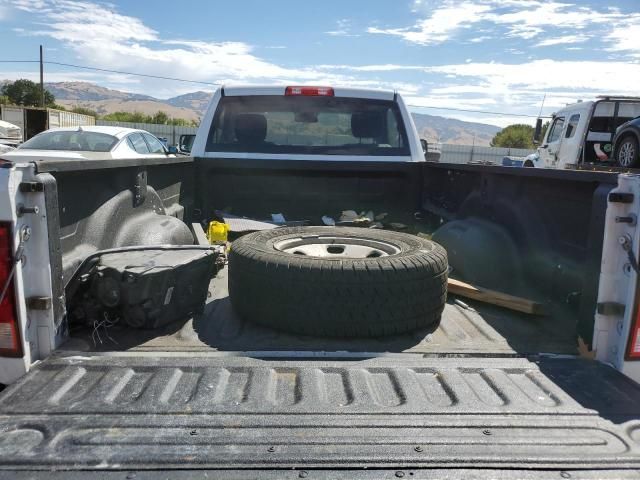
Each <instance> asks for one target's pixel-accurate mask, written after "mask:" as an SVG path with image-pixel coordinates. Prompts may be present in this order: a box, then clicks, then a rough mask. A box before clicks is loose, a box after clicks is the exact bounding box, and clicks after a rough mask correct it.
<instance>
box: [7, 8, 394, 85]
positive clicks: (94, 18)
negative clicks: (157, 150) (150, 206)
mask: <svg viewBox="0 0 640 480" xmlns="http://www.w3.org/2000/svg"><path fill="white" fill-rule="evenodd" d="M15 7H16V8H18V9H20V10H24V11H28V12H34V11H37V12H38V22H41V23H40V24H39V25H40V29H39V30H35V31H34V29H31V30H29V29H25V31H26V32H30V34H31V35H41V36H48V37H51V38H53V39H56V40H58V41H60V42H61V43H62V45H63V46H64V47H65V48H67V49H70V50H72V51H73V52H74V53H75V55H76V57H77V59H78V60H77V63H82V64H84V65H88V66H94V67H98V68H106V69H112V70H119V71H131V72H136V73H143V74H147V75H156V76H170V77H180V78H185V79H189V80H196V81H204V82H219V83H261V82H262V83H264V82H270V83H271V82H275V83H289V82H296V83H305V82H314V83H315V82H320V83H333V84H346V85H353V86H358V85H360V86H364V85H369V86H370V85H373V84H374V82H365V81H361V80H357V79H355V78H352V77H350V76H345V75H338V74H334V73H330V72H326V71H321V70H319V69H317V68H306V67H302V68H286V67H282V66H280V65H277V64H275V63H271V62H268V61H266V60H263V59H262V58H260V57H258V56H257V55H256V54H255V53H254V49H253V47H252V46H250V45H248V44H246V43H243V42H204V41H191V40H184V39H171V38H165V37H163V36H161V35H160V34H159V33H158V32H156V31H155V30H153V29H152V28H150V27H148V26H147V25H145V24H144V23H143V22H142V21H141V20H140V19H138V18H135V17H131V16H127V15H123V14H120V13H118V12H117V11H114V10H113V7H111V6H107V5H104V4H97V3H91V2H88V1H75V0H49V1H41V0H38V1H29V0H18V2H17V3H16V4H15ZM77 76H78V78H81V77H82V76H81V75H77ZM65 77H68V76H67V75H66V74H65ZM49 78H50V77H49ZM129 78H136V77H129ZM138 82H139V83H140V89H143V90H146V93H148V92H149V89H150V88H151V89H152V90H153V93H154V94H155V95H163V94H164V95H166V96H172V95H174V94H175V92H176V91H180V90H182V91H185V90H187V91H188V90H192V89H193V86H189V85H182V86H180V85H179V84H176V83H175V82H172V83H170V84H168V82H165V81H162V80H152V79H144V80H142V79H138ZM377 85H378V86H379V85H380V83H379V82H378V83H377ZM384 86H389V84H387V85H384Z"/></svg>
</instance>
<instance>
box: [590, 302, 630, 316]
mask: <svg viewBox="0 0 640 480" xmlns="http://www.w3.org/2000/svg"><path fill="white" fill-rule="evenodd" d="M624 310H625V306H624V304H622V303H618V302H600V303H598V305H597V307H596V311H597V312H598V313H599V314H600V315H608V316H609V315H610V316H622V315H624Z"/></svg>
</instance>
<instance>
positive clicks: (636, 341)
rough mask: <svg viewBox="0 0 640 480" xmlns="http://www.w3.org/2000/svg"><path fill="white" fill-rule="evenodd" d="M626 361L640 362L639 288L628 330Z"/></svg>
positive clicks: (639, 288)
mask: <svg viewBox="0 0 640 480" xmlns="http://www.w3.org/2000/svg"><path fill="white" fill-rule="evenodd" d="M626 359H627V360H640V286H639V287H638V288H637V289H636V301H635V307H634V309H633V317H632V319H631V328H630V329H629V341H628V344H627V354H626Z"/></svg>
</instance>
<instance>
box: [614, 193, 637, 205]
mask: <svg viewBox="0 0 640 480" xmlns="http://www.w3.org/2000/svg"><path fill="white" fill-rule="evenodd" d="M609 202H610V203H633V193H622V192H611V193H610V194H609Z"/></svg>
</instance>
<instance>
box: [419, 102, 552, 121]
mask: <svg viewBox="0 0 640 480" xmlns="http://www.w3.org/2000/svg"><path fill="white" fill-rule="evenodd" d="M407 107H414V108H431V109H434V110H452V111H454V112H468V113H484V114H487V115H502V116H505V117H527V118H551V117H539V116H538V115H529V114H519V113H507V112H488V111H486V110H470V109H467V108H453V107H435V106H431V105H410V104H409V105H407Z"/></svg>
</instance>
